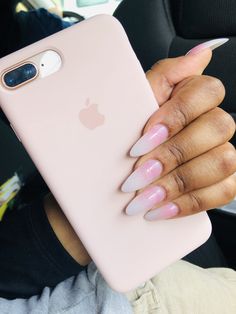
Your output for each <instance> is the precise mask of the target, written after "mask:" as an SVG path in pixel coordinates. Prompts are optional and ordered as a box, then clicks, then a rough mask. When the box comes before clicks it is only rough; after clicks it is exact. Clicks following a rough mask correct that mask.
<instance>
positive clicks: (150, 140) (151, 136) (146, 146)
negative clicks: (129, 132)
mask: <svg viewBox="0 0 236 314" xmlns="http://www.w3.org/2000/svg"><path fill="white" fill-rule="evenodd" d="M168 133H169V132H168V129H167V127H166V126H165V125H163V124H157V125H154V126H153V127H152V128H151V129H150V130H149V131H147V132H146V133H145V134H144V135H143V136H142V137H141V138H140V139H139V140H138V141H137V142H136V144H134V146H133V147H132V149H131V151H130V156H131V157H139V156H142V155H145V154H147V153H149V152H150V151H152V150H153V149H154V148H156V147H157V146H159V145H160V144H162V143H163V142H165V141H166V140H167V138H168Z"/></svg>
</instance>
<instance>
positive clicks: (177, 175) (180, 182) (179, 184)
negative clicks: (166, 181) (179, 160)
mask: <svg viewBox="0 0 236 314" xmlns="http://www.w3.org/2000/svg"><path fill="white" fill-rule="evenodd" d="M172 178H173V180H174V184H175V189H176V190H177V191H178V193H179V194H184V193H185V192H186V191H187V184H186V182H185V177H184V175H183V174H182V173H181V171H179V170H176V171H175V172H174V173H173V174H172Z"/></svg>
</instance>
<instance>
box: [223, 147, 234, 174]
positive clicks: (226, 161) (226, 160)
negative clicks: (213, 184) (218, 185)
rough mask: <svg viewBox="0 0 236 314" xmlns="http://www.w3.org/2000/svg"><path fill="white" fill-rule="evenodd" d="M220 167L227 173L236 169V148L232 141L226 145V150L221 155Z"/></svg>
mask: <svg viewBox="0 0 236 314" xmlns="http://www.w3.org/2000/svg"><path fill="white" fill-rule="evenodd" d="M220 169H221V171H222V172H223V173H224V174H226V175H227V174H232V173H233V172H235V171H236V150H235V148H234V146H233V145H232V144H231V143H226V144H225V145H224V151H223V152H222V154H221V157H220Z"/></svg>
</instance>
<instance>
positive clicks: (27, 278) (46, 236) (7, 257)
mask: <svg viewBox="0 0 236 314" xmlns="http://www.w3.org/2000/svg"><path fill="white" fill-rule="evenodd" d="M0 246H1V247H0V297H3V298H7V299H14V298H29V297H30V296H33V295H37V294H40V292H41V291H42V290H43V288H44V287H45V286H48V287H54V286H55V285H57V284H58V283H59V282H61V281H63V280H65V279H66V278H68V277H71V276H73V275H77V274H78V273H79V272H80V271H81V270H83V269H84V268H85V267H83V266H80V265H79V264H78V263H77V262H76V261H75V260H74V259H73V258H72V257H71V256H70V255H69V254H68V253H67V251H66V250H65V249H64V247H63V246H62V244H61V243H60V241H59V240H58V239H57V237H56V235H55V233H54V231H53V229H52V228H51V225H50V223H49V221H48V219H47V215H46V213H45V211H44V208H43V201H42V199H41V200H38V201H35V202H34V203H32V204H31V205H28V206H25V207H24V208H23V209H21V210H18V211H17V210H16V211H12V212H10V213H9V214H8V215H7V217H6V218H5V219H4V220H3V221H2V222H0Z"/></svg>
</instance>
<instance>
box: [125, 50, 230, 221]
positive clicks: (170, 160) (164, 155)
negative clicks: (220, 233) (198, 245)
mask: <svg viewBox="0 0 236 314" xmlns="http://www.w3.org/2000/svg"><path fill="white" fill-rule="evenodd" d="M210 59H211V50H210V49H205V50H203V51H201V52H199V53H198V54H194V55H191V54H190V55H187V56H184V57H180V58H175V59H167V60H164V61H161V62H159V63H157V64H156V65H154V67H153V68H152V69H151V71H149V72H148V73H147V78H148V80H149V82H150V84H151V86H152V88H153V91H154V93H155V95H156V98H157V100H158V102H159V105H160V109H159V110H158V111H157V112H156V113H154V115H153V116H152V117H151V118H150V120H149V122H148V123H147V125H146V127H145V129H144V135H143V137H141V139H140V140H139V141H138V142H137V143H136V144H135V145H134V147H133V148H132V149H131V156H133V157H138V156H142V157H141V158H140V159H139V160H138V162H137V164H136V167H135V171H134V172H133V173H132V174H131V175H130V176H129V177H128V179H127V180H126V181H125V183H124V184H123V186H122V190H123V191H124V192H133V191H138V194H137V196H136V198H135V199H134V200H133V201H132V202H131V203H130V204H129V205H128V207H127V208H126V212H127V214H129V215H135V214H137V213H140V212H141V213H143V214H144V215H145V219H147V220H157V219H168V218H173V217H181V216H186V215H191V214H195V213H198V212H200V211H205V210H208V209H210V208H215V207H217V206H219V205H224V204H227V203H229V202H230V201H231V200H233V198H234V197H235V195H236V178H235V176H234V175H233V173H234V172H235V171H236V151H235V148H234V147H233V145H231V144H230V143H229V142H228V141H229V139H230V138H231V137H232V136H233V134H234V132H235V123H234V120H233V119H232V117H231V116H230V115H229V114H227V113H226V112H225V111H223V110H222V109H220V108H218V107H217V106H218V105H219V104H220V103H221V102H222V100H223V98H224V95H225V90H224V87H223V85H222V83H221V82H220V81H219V80H218V79H216V78H213V77H209V76H201V75H200V74H201V73H202V71H203V70H204V68H205V67H206V65H207V64H208V63H209V61H210ZM196 74H197V75H196Z"/></svg>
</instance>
